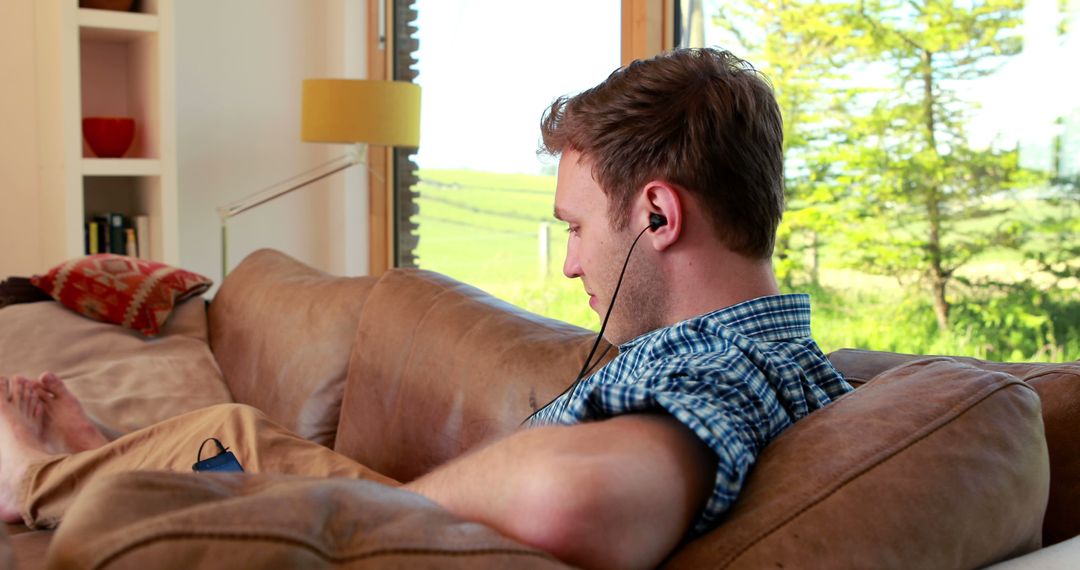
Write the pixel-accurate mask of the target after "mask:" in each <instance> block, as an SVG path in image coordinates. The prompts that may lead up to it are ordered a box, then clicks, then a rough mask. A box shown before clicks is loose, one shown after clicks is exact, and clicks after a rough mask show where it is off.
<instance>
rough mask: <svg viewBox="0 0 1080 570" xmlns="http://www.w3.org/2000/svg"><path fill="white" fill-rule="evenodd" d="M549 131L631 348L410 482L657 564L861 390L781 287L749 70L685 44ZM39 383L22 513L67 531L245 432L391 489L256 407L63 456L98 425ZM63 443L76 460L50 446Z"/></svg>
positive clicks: (13, 404)
mask: <svg viewBox="0 0 1080 570" xmlns="http://www.w3.org/2000/svg"><path fill="white" fill-rule="evenodd" d="M542 134H543V140H544V147H545V149H546V150H547V151H548V152H550V153H552V154H558V155H561V160H560V164H559V174H558V187H557V191H556V195H555V216H556V217H557V218H559V219H561V220H563V221H565V222H566V224H567V226H568V227H567V229H568V231H569V234H570V235H569V240H568V245H567V257H566V264H565V266H564V268H563V270H564V273H565V274H566V276H567V277H569V278H581V280H582V282H583V285H584V286H585V291H586V293H588V295H589V304H590V306H591V307H592V308H593V309H594V310H596V311H597V313H599V314H601V315H605V314H606V313H607V312H608V309H609V308H611V317H610V321H609V325H610V326H608V327H607V328H606V329H605V333H606V337H607V339H608V340H609V341H611V342H612V343H614V344H619V345H621V346H620V355H619V356H618V357H617V358H615V359H614V360H613V361H612V362H610V363H609V364H608V365H606V366H605V367H603V368H602V369H600V370H599V371H598V372H596V373H595V374H593V375H592V376H590V377H588V378H586V379H584V380H581V381H580V382H575V384H574V385H572V386H571V388H570V389H569V390H568V391H567V393H565V394H564V395H562V396H560V397H559V398H558V399H556V401H554V402H552V403H551V404H549V405H548V406H546V407H545V408H544V409H542V410H540V411H539V412H538V413H537V414H536V415H535V417H533V418H531V420H530V428H529V429H524V430H521V431H518V432H517V433H515V434H513V435H511V436H509V437H506V438H504V439H502V440H499V441H497V442H494V443H492V444H490V445H487V446H485V447H482V448H481V449H478V450H475V451H472V452H470V453H468V454H466V455H464V456H462V457H460V458H458V459H456V460H454V461H451V462H450V463H448V464H447V465H444V466H442V467H440V468H438V469H436V470H434V471H432V472H431V473H429V474H427V475H424V476H423V477H420V478H419V479H416V480H414V481H410V482H407V483H406V484H405V485H404V488H405V489H408V490H411V491H414V492H416V493H419V494H421V495H424V496H427V497H429V498H430V499H432V500H434V501H435V502H437V503H439V504H441V505H443V506H444V507H446V508H447V509H448V510H450V511H451V512H453V513H455V514H457V515H458V516H460V517H462V518H464V519H468V520H474V521H478V522H482V523H485V524H489V525H491V526H492V527H494V528H496V529H498V530H500V531H501V532H503V533H504V534H507V535H509V536H511V537H514V538H516V539H518V540H520V541H522V542H524V543H526V544H530V545H533V546H536V547H538V548H541V549H544V550H547V551H548V552H551V553H553V554H554V555H556V556H558V557H559V558H561V559H563V560H566V561H567V562H570V563H572V564H576V565H580V566H589V567H595V566H604V567H649V566H654V565H656V564H657V563H659V562H661V561H662V560H663V559H664V557H665V556H667V554H668V553H669V552H670V551H671V550H672V549H673V548H674V547H675V546H676V545H677V544H679V542H680V541H682V540H684V539H686V538H687V537H692V536H695V535H697V534H699V533H702V532H705V531H707V530H708V529H709V528H710V527H711V526H713V525H715V524H716V523H717V521H718V520H719V519H720V517H721V515H722V514H723V513H724V512H725V511H726V510H727V509H728V508H729V507H730V505H731V504H732V502H733V501H734V500H735V498H736V496H737V495H738V492H739V489H740V487H741V485H742V484H743V481H744V480H745V477H746V475H747V473H748V472H749V470H750V468H751V467H752V465H753V463H754V460H755V458H756V456H757V454H758V453H759V452H760V451H761V450H762V449H763V448H764V446H765V445H766V444H767V443H768V442H769V440H771V439H772V438H773V437H775V436H776V435H777V434H779V433H780V432H781V431H783V430H784V429H785V428H787V427H788V426H790V425H791V424H792V423H793V422H795V421H796V420H798V419H800V418H802V417H804V416H805V415H807V414H808V413H810V412H811V411H813V410H815V409H817V408H820V407H822V406H824V405H826V404H828V403H829V402H830V401H831V400H833V399H834V398H836V397H837V396H839V395H841V394H843V393H845V392H846V391H848V390H850V387H849V386H848V385H847V384H846V383H845V382H844V381H843V379H842V378H841V377H840V375H839V374H838V373H837V372H836V371H835V370H834V369H833V368H832V366H830V365H829V363H828V361H827V360H826V359H825V357H824V356H823V355H822V354H821V351H820V350H819V349H818V347H817V345H816V344H815V343H814V342H813V340H811V338H810V328H809V299H808V297H806V296H805V295H779V291H778V288H777V285H776V281H775V278H774V277H773V272H772V268H771V264H770V257H771V253H772V249H773V243H774V236H775V232H776V227H777V225H778V223H779V221H780V218H781V214H782V210H783V164H782V162H783V161H782V151H781V149H782V138H783V137H782V123H781V118H780V113H779V110H778V108H777V105H776V101H775V99H774V98H773V95H772V91H771V89H770V88H769V86H768V84H767V83H766V82H765V81H764V80H763V79H762V78H761V77H760V76H759V75H758V74H757V73H756V72H755V71H754V70H753V69H752V68H750V67H749V66H748V65H747V64H745V63H744V62H742V61H741V60H739V59H737V58H735V57H734V56H732V55H731V54H728V53H726V52H719V51H714V50H681V51H676V52H672V53H669V54H666V55H662V56H659V57H656V58H653V59H651V60H648V61H640V62H635V63H634V64H631V65H630V66H628V67H627V68H624V69H620V70H618V71H616V72H615V73H613V74H612V75H611V76H610V77H609V78H608V79H607V80H606V81H604V82H603V83H601V84H600V85H598V86H597V87H595V88H593V89H590V90H588V91H585V92H583V93H581V94H579V95H576V96H574V97H570V98H560V99H557V100H556V101H555V102H554V103H553V104H552V106H551V107H550V108H549V109H548V111H547V113H546V114H545V117H544V119H543V122H542ZM632 244H636V245H635V246H633V247H634V250H633V251H632V252H629V250H630V249H631V248H632ZM631 253H632V255H631ZM624 259H625V260H626V263H627V266H626V267H625V280H624V281H622V280H621V278H620V275H622V274H623V272H622V270H623V260H624ZM616 289H619V290H620V293H619V295H618V296H617V297H616V296H615V294H614V291H615V290H616ZM29 384H30V382H29V381H28V380H26V379H16V380H15V381H14V382H13V383H9V382H6V381H4V382H0V412H2V413H0V418H2V419H3V423H4V424H5V425H6V426H7V427H8V429H7V430H0V514H3V515H4V516H5V518H7V519H9V520H25V521H27V522H28V523H33V524H39V525H49V524H55V523H56V522H57V521H59V520H60V518H61V517H62V516H63V511H64V509H65V508H66V505H67V504H68V503H69V502H70V501H71V500H72V498H73V497H74V495H75V494H76V493H77V490H78V488H79V486H80V485H81V484H82V482H84V481H85V480H87V479H89V478H91V477H94V476H100V475H101V474H103V473H109V472H115V471H123V470H130V469H137V468H141V469H148V468H179V467H178V466H181V465H183V461H182V460H178V459H176V458H175V457H174V456H175V455H176V453H174V452H173V451H172V450H174V449H184V450H187V449H190V447H185V446H184V444H183V443H182V438H184V437H191V436H189V435H186V434H188V433H191V432H195V433H208V432H209V433H226V434H229V435H230V437H231V438H233V439H231V440H232V441H238V442H239V443H237V444H235V445H236V446H237V447H238V448H240V449H243V450H245V453H247V455H246V456H245V459H244V460H243V461H242V462H243V463H244V465H245V467H248V468H249V470H259V471H267V472H287V473H300V474H308V475H320V476H329V475H337V476H353V477H365V478H371V479H376V480H383V481H384V482H387V483H389V484H396V482H392V481H387V480H385V478H381V479H380V476H379V475H378V474H376V473H373V472H371V471H370V470H367V469H366V468H364V467H363V466H360V465H357V464H355V463H354V462H351V461H350V460H348V459H347V458H343V457H341V456H337V455H336V454H333V453H332V452H330V451H329V450H326V449H325V448H321V447H320V446H317V445H315V444H311V443H309V442H306V441H304V440H302V439H300V438H298V437H296V436H294V435H292V434H289V433H287V432H285V430H283V429H282V428H280V427H278V426H276V425H274V424H273V423H272V422H270V421H269V420H267V419H266V418H265V417H263V416H261V414H258V413H257V412H255V411H253V410H252V409H251V408H247V407H244V406H218V407H215V408H211V409H208V410H202V411H198V412H193V413H191V414H186V415H185V416H180V417H179V418H174V419H170V420H167V421H166V422H163V423H162V424H158V425H157V426H152V427H150V428H147V429H146V430H140V431H139V432H135V433H132V434H128V435H127V436H124V437H123V438H121V439H120V440H117V441H116V442H112V443H107V444H104V445H99V446H97V447H94V446H93V444H92V443H91V444H89V445H82V446H79V445H64V444H63V443H62V442H63V441H64V440H65V438H63V437H58V436H57V435H56V434H57V433H63V432H64V430H65V429H69V428H64V427H58V426H71V425H77V426H79V427H80V429H81V430H82V431H84V432H85V430H86V423H87V422H85V421H83V420H79V421H72V420H70V417H71V416H73V415H77V414H80V413H81V410H80V409H77V405H76V406H72V402H73V401H74V399H73V397H72V396H71V395H70V394H69V393H67V392H66V389H64V388H63V383H62V382H60V381H59V380H58V379H56V378H54V377H51V376H47V377H43V378H41V379H40V380H39V381H38V382H37V383H36V384H35V386H34V387H33V388H28V387H27V386H28V385H29ZM58 403H59V404H63V406H59V405H57V404H58ZM73 410H75V411H73ZM63 418H68V420H63ZM195 427H198V428H199V429H194V428H195ZM50 432H53V433H52V435H49V434H50ZM50 438H51V440H58V441H60V442H61V443H60V444H56V448H55V449H54V450H53V453H55V451H60V452H61V454H59V455H55V454H53V455H50V454H49V449H48V447H47V445H46V444H47V442H48V441H50ZM79 441H83V442H85V441H87V440H86V438H83V439H81V440H79ZM269 441H273V445H272V446H271V445H269V444H268V442H269ZM80 447H88V448H89V449H87V450H85V451H81V450H80ZM271 447H273V449H274V452H273V453H271V452H269V451H266V452H263V451H262V450H269V449H270V448H271ZM73 452H74V453H73ZM298 458H300V459H298ZM184 459H186V460H187V461H188V462H189V461H190V458H184ZM312 465H317V467H313V466H312ZM252 467H254V469H252ZM72 482H75V483H72Z"/></svg>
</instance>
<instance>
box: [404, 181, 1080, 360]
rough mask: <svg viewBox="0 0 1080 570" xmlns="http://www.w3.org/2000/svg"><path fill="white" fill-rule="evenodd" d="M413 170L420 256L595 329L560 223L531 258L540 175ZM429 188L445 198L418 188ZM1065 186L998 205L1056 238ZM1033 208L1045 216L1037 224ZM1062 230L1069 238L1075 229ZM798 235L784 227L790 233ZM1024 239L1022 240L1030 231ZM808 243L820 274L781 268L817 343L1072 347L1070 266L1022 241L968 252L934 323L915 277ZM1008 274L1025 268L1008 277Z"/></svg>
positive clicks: (1068, 223)
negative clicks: (568, 266) (944, 325)
mask: <svg viewBox="0 0 1080 570" xmlns="http://www.w3.org/2000/svg"><path fill="white" fill-rule="evenodd" d="M420 175H421V178H422V179H423V180H424V183H423V184H422V185H421V186H420V190H421V198H420V200H419V204H420V216H419V217H418V221H419V222H420V228H421V229H420V236H421V238H420V248H419V250H418V256H419V259H420V264H421V266H422V267H424V268H426V269H432V270H435V271H439V272H441V273H445V274H447V275H450V276H452V277H455V278H457V279H460V280H462V281H465V282H468V283H471V284H473V285H475V286H477V287H479V288H481V289H483V290H485V291H488V292H489V293H492V294H493V295H495V296H496V297H499V298H501V299H504V300H506V301H508V302H510V303H512V304H514V305H517V306H519V307H522V308H524V309H526V310H528V311H532V312H534V313H537V314H542V315H545V316H548V317H551V318H555V319H559V320H561V321H565V322H569V323H573V324H576V325H578V326H582V327H585V328H589V329H592V330H598V329H599V327H600V322H599V317H597V315H596V314H595V313H594V312H593V311H592V309H590V308H589V306H588V303H587V297H586V295H585V293H584V291H583V289H582V286H581V283H579V282H578V281H577V280H570V279H566V278H565V277H563V276H562V275H561V263H562V259H563V257H564V253H565V247H566V234H565V232H563V231H562V228H561V226H560V225H559V224H555V223H553V224H552V225H551V233H550V243H549V247H550V252H551V257H550V259H549V262H548V267H547V268H546V270H541V268H540V266H539V264H538V259H537V252H538V249H539V248H538V243H537V237H538V236H537V231H536V229H537V226H538V224H537V223H536V222H535V221H533V219H534V218H542V217H544V216H549V215H550V212H551V203H552V202H551V201H552V199H553V195H554V187H555V180H554V179H553V178H552V177H549V176H507V175H500V174H488V173H477V172H468V171H434V170H424V171H421V173H420ZM1068 191H1071V190H1068ZM1062 192H1066V190H1062ZM430 196H435V197H445V198H447V201H444V202H439V201H432V200H428V199H426V198H428V197H430ZM1068 197H1069V195H1068V194H1067V193H1061V192H1059V193H1056V194H1054V195H1053V196H1052V199H1051V198H1047V199H1043V200H1029V201H1011V202H1007V203H1004V204H1003V209H1005V210H1007V211H1008V212H1011V213H1015V214H1017V215H1020V216H1021V217H1022V218H1023V219H1025V220H1028V223H1027V225H1025V226H1024V227H1023V228H1022V229H1021V230H1020V231H1022V232H1026V233H1028V234H1032V235H1033V234H1039V235H1043V234H1045V235H1046V236H1049V237H1048V239H1050V238H1053V239H1057V237H1059V236H1058V233H1059V232H1067V231H1070V228H1075V223H1076V220H1077V219H1080V216H1077V215H1076V212H1075V208H1076V207H1080V203H1077V204H1071V203H1065V202H1063V200H1065V199H1067V198H1068ZM1004 219H1006V218H1005V216H1004V214H1001V215H999V216H998V217H994V216H990V217H984V218H980V219H976V220H968V221H966V222H964V223H965V224H970V225H976V226H986V227H998V226H999V225H1001V224H1002V220H1004ZM1045 220H1051V221H1053V223H1050V222H1047V223H1046V224H1042V223H1041V222H1042V221H1045ZM1071 231H1073V234H1072V236H1071V239H1073V240H1074V241H1073V242H1071V243H1073V244H1075V243H1076V242H1075V239H1076V237H1077V236H1078V235H1080V232H1078V231H1076V230H1075V229H1073V230H1071ZM805 237H806V234H795V235H794V237H793V238H792V239H805ZM1060 237H1063V238H1068V237H1070V236H1065V235H1062V236H1060ZM1025 239H1027V238H1025ZM1040 239H1041V238H1040ZM1024 243H1028V244H1031V243H1034V238H1032V239H1027V241H1025V242H1024ZM1054 243H1059V242H1054ZM814 249H817V250H818V251H819V252H820V257H819V259H818V263H819V265H820V267H819V271H820V278H821V281H822V282H826V283H829V285H828V286H822V285H814V284H813V283H812V282H811V281H812V280H811V278H810V275H809V268H810V267H811V266H812V265H813V263H812V261H811V260H803V259H799V260H796V258H795V256H788V257H787V259H789V260H792V264H791V266H790V267H791V268H793V269H791V271H790V275H791V276H792V279H793V280H794V281H796V282H797V283H796V285H794V286H792V287H786V290H805V291H810V292H811V293H812V294H813V296H814V332H815V338H817V340H818V342H819V343H820V344H821V345H822V347H823V348H824V349H825V350H827V351H832V350H836V349H839V348H845V347H847V348H867V349H873V350H890V351H897V352H908V353H912V354H954V355H966V356H975V357H980V358H990V359H998V360H1028V359H1036V360H1072V359H1078V358H1080V287H1078V286H1077V281H1076V279H1075V277H1074V278H1073V281H1069V279H1068V278H1064V277H1058V276H1056V275H1054V274H1051V273H1047V272H1045V271H1039V267H1040V266H1039V265H1038V264H1037V263H1036V262H1035V261H1033V260H1031V259H1028V258H1027V257H1025V255H1024V252H1023V251H1020V250H1007V249H1001V248H998V249H994V250H989V251H987V252H984V253H983V255H982V256H981V257H978V258H976V259H975V265H973V267H979V265H978V264H979V263H980V262H983V263H990V264H992V265H988V266H987V267H990V269H982V270H979V271H975V272H969V273H967V274H964V275H962V276H960V277H959V278H958V279H959V281H960V286H959V287H957V288H956V292H955V294H954V296H953V298H952V301H953V303H954V306H955V310H954V316H953V322H952V323H951V324H950V327H949V329H948V330H947V331H944V332H942V331H941V330H939V329H938V326H937V324H936V320H935V318H934V315H933V312H932V310H931V303H930V301H929V299H928V298H927V296H926V294H925V290H924V289H923V288H921V287H920V286H919V284H918V283H917V282H907V283H903V284H899V283H897V282H895V281H893V282H890V281H889V280H887V279H884V278H881V277H875V276H872V275H869V274H866V273H863V272H859V271H851V270H846V269H843V267H844V266H845V265H846V263H845V261H844V259H845V258H846V257H847V256H849V255H851V250H852V246H851V245H850V244H846V243H844V242H839V241H838V242H834V243H830V244H828V245H827V246H819V247H817V248H809V247H808V248H804V249H803V250H802V251H803V252H804V253H806V252H810V251H813V250H814ZM1038 251H1041V252H1043V253H1048V252H1049V253H1052V252H1056V251H1058V250H1057V248H1054V247H1042V248H1039V249H1038V250H1035V249H1033V250H1032V251H1031V252H1030V254H1031V255H1032V256H1035V255H1036V254H1037V252H1038ZM1043 258H1044V259H1049V258H1048V257H1046V255H1044V256H1043ZM1033 259H1034V258H1033ZM1055 259H1056V258H1055ZM1078 262H1080V254H1077V253H1073V254H1072V257H1069V258H1067V259H1066V263H1070V264H1072V265H1069V266H1068V267H1076V264H1077V263H1078ZM777 266H778V269H783V267H782V266H780V265H779V263H778V264H777ZM995 267H996V268H997V269H993V268H995ZM1001 267H1004V268H1005V269H1001ZM1016 274H1020V275H1027V277H1023V278H1019V279H1013V278H1010V276H1011V275H1016Z"/></svg>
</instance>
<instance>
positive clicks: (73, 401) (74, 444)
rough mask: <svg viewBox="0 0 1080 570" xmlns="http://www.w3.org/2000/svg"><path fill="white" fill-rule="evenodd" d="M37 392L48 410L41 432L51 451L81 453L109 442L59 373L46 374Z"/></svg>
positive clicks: (41, 379) (47, 447)
mask: <svg viewBox="0 0 1080 570" xmlns="http://www.w3.org/2000/svg"><path fill="white" fill-rule="evenodd" d="M34 389H35V392H36V394H37V397H38V399H39V400H40V401H41V403H42V407H43V410H44V413H43V417H42V420H43V423H42V432H41V433H42V440H44V442H45V446H46V449H47V450H48V451H49V452H51V453H78V452H80V451H87V450H89V449H97V448H99V447H101V446H103V445H105V444H106V443H108V442H109V440H108V438H106V437H105V435H104V434H103V433H101V430H100V429H98V427H97V426H96V425H94V422H92V421H90V417H89V416H87V415H86V410H84V409H83V406H82V404H81V403H80V402H79V399H78V398H76V397H75V395H74V394H72V393H71V392H70V391H68V389H67V386H65V385H64V382H63V380H60V378H58V377H57V376H56V374H53V373H52V372H46V373H44V374H42V375H41V377H39V378H38V380H37V383H36V384H35V386H34Z"/></svg>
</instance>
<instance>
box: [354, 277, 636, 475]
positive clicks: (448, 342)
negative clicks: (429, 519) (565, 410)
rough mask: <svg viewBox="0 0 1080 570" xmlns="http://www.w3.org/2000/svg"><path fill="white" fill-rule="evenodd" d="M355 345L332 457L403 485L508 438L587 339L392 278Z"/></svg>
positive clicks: (491, 301)
mask: <svg viewBox="0 0 1080 570" xmlns="http://www.w3.org/2000/svg"><path fill="white" fill-rule="evenodd" d="M356 339H357V340H356V347H355V349H354V350H353V353H352V359H351V361H350V362H349V379H348V382H347V385H346V388H345V400H344V403H343V407H342V413H341V423H340V425H339V427H338V439H337V443H336V446H335V450H337V451H338V452H340V453H343V454H345V455H347V456H349V457H352V458H354V459H356V460H358V461H360V462H361V463H363V464H364V465H367V466H369V467H371V468H372V469H374V470H376V471H378V472H380V473H383V474H385V475H388V476H390V477H393V478H394V479H397V480H399V481H410V480H412V479H414V478H416V477H418V476H420V475H422V474H424V473H426V472H427V471H429V470H431V469H432V468H433V467H435V466H437V465H440V464H442V463H444V462H446V461H447V460H449V459H452V458H453V457H456V456H457V455H459V454H461V453H462V452H463V451H465V450H467V449H469V448H471V447H473V446H475V445H478V444H480V443H483V442H484V441H487V440H490V439H492V438H494V437H497V436H500V435H504V434H506V433H509V432H511V431H513V430H515V429H517V428H518V427H519V425H520V424H521V422H522V421H523V420H524V419H525V418H526V417H527V416H528V415H529V414H531V413H532V412H533V411H534V410H535V409H537V408H539V407H541V406H543V405H544V404H546V403H547V402H548V401H550V400H551V399H552V398H554V397H555V396H556V395H557V394H559V393H560V392H562V391H563V389H565V388H566V387H567V386H568V385H569V384H570V383H571V382H572V381H573V380H574V377H575V376H576V375H577V373H578V370H579V369H580V368H581V364H582V362H584V360H585V356H586V355H587V353H588V351H589V349H590V348H591V346H592V343H593V342H594V339H595V333H592V332H590V331H587V330H585V329H581V328H578V327H574V326H571V325H568V324H566V323H562V322H559V321H555V320H552V319H547V318H544V317H540V316H537V315H534V314H531V313H528V312H526V311H523V310H521V309H518V308H516V307H513V306H511V305H509V304H507V303H504V302H502V301H499V300H497V299H495V298H494V297H492V296H490V295H488V294H486V293H484V292H482V291H480V290H478V289H476V288H474V287H471V286H468V285H465V284H463V283H460V282H457V281H455V280H453V279H451V278H449V277H445V276H442V275H439V274H436V273H432V272H429V271H422V270H410V269H398V270H392V271H390V272H387V273H386V274H385V275H383V277H382V278H381V279H380V280H379V282H378V283H377V284H376V285H375V287H373V288H372V290H371V294H370V296H369V297H368V300H367V303H365V304H364V309H363V311H362V312H361V318H360V324H359V328H358V330H357V335H356ZM606 347H607V345H606V343H605V344H603V345H602V346H601V347H600V351H603V350H604V349H605V348H606ZM616 352H617V351H616V350H615V349H612V350H610V351H608V353H607V355H606V357H607V358H608V359H610V358H611V357H613V356H614V355H615V353H616Z"/></svg>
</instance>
